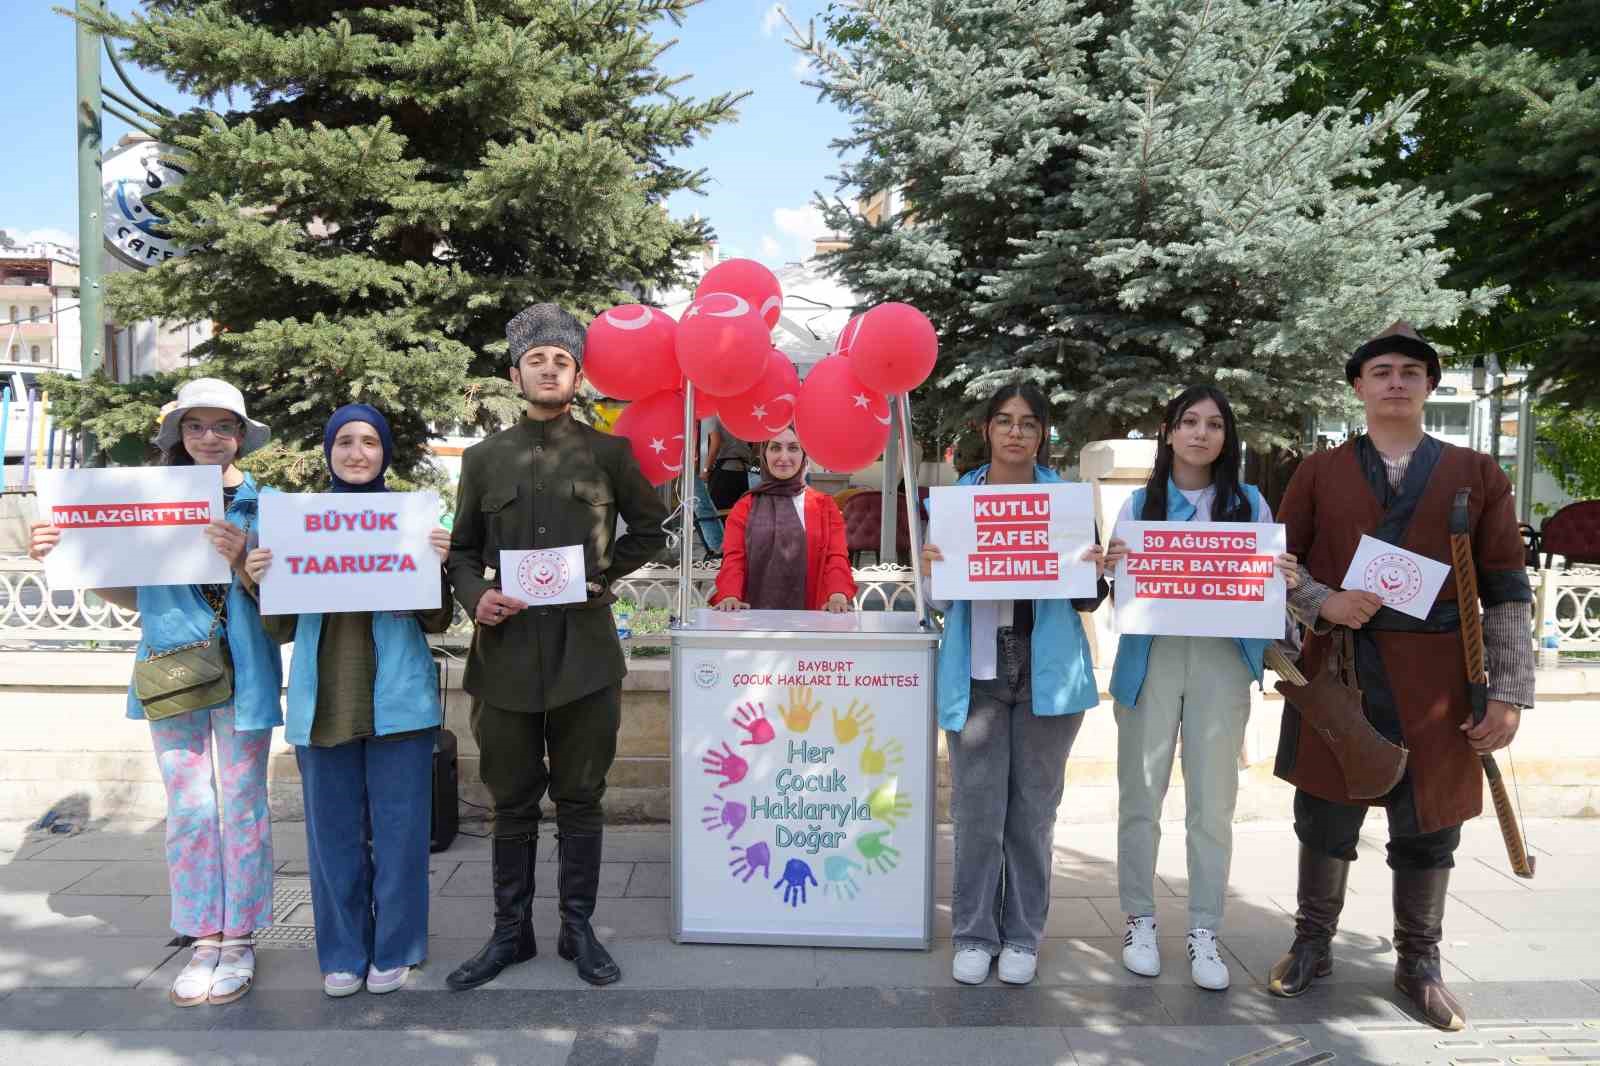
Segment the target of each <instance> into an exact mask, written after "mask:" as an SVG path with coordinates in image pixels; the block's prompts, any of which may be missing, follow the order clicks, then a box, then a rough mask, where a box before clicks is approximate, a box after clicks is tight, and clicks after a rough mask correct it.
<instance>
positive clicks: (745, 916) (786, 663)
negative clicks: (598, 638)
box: [672, 608, 938, 949]
mask: <svg viewBox="0 0 1600 1066" xmlns="http://www.w3.org/2000/svg"><path fill="white" fill-rule="evenodd" d="M937 642H938V635H937V634H936V633H934V632H932V631H931V630H929V629H928V628H926V627H924V626H923V625H922V623H921V621H920V620H919V618H918V617H917V615H915V614H913V613H912V612H909V611H906V612H863V613H851V614H827V613H823V612H817V611H741V612H735V613H725V612H720V611H713V610H709V609H706V608H699V609H696V610H694V611H692V612H691V613H690V615H689V618H688V624H687V625H682V626H680V627H678V628H677V629H675V630H674V631H673V633H672V762H673V769H672V797H673V808H672V935H673V939H674V940H676V941H679V942H690V943H717V944H796V945H807V946H816V947H876V948H885V947H889V948H918V949H926V948H927V947H928V946H929V943H930V940H931V938H932V933H933V863H934V851H933V825H934V818H933V814H934V811H933V804H934V755H935V735H934V722H935V713H934V706H933V687H934V686H933V679H934V654H935V645H936V644H937Z"/></svg>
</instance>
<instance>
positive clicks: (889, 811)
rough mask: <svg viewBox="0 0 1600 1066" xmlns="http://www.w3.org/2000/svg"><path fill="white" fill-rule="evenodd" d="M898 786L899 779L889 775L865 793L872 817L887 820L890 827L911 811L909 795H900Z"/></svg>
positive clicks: (882, 820) (881, 820) (897, 823)
mask: <svg viewBox="0 0 1600 1066" xmlns="http://www.w3.org/2000/svg"><path fill="white" fill-rule="evenodd" d="M899 786H900V779H899V778H898V777H891V778H889V780H887V781H885V782H884V783H883V784H881V785H879V786H878V787H877V788H875V789H873V790H872V791H871V792H869V793H867V808H868V809H869V810H871V812H872V817H874V818H876V819H877V820H878V821H880V822H888V823H889V828H891V829H893V828H894V827H895V826H897V825H899V824H900V819H902V818H904V817H905V816H906V815H908V814H910V813H911V797H910V796H902V795H900V791H899Z"/></svg>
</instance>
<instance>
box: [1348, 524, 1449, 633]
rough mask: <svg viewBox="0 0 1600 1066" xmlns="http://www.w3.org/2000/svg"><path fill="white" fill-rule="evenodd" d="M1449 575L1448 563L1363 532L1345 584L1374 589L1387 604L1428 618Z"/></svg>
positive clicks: (1410, 613) (1402, 612) (1354, 588)
mask: <svg viewBox="0 0 1600 1066" xmlns="http://www.w3.org/2000/svg"><path fill="white" fill-rule="evenodd" d="M1449 576H1450V566H1449V564H1448V563H1441V562H1439V561H1438V560H1437V559H1430V558H1428V557H1427V556H1426V555H1418V554H1417V553H1416V552H1408V551H1406V550H1405V549H1404V548H1396V547H1395V546H1394V545H1393V544H1389V543H1386V542H1384V541H1381V540H1379V539H1377V538H1376V537H1369V536H1366V535H1363V536H1362V537H1361V543H1360V544H1358V545H1357V546H1356V555H1355V558H1354V559H1351V560H1350V569H1349V570H1347V571H1345V575H1344V584H1343V587H1344V588H1346V589H1350V590H1352V591H1355V592H1375V593H1377V594H1378V595H1379V596H1381V597H1383V603H1384V606H1386V607H1392V608H1394V609H1395V610H1397V611H1399V612H1400V613H1401V614H1409V615H1410V616H1411V617H1412V618H1427V617H1428V612H1429V611H1430V610H1431V609H1432V608H1433V601H1434V600H1435V599H1437V598H1438V596H1439V590H1440V589H1441V588H1443V587H1444V579H1445V578H1447V577H1449Z"/></svg>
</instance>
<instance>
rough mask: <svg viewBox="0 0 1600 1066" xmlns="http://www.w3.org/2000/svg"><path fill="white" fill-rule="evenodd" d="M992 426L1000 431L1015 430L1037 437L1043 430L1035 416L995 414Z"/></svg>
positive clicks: (1009, 431) (1024, 434)
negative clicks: (1021, 416)
mask: <svg viewBox="0 0 1600 1066" xmlns="http://www.w3.org/2000/svg"><path fill="white" fill-rule="evenodd" d="M994 428H995V429H998V430H999V431H1000V432H1001V433H1011V432H1016V433H1018V434H1020V435H1022V436H1024V437H1037V436H1038V435H1039V434H1040V433H1042V432H1043V431H1044V426H1043V424H1041V423H1040V421H1039V420H1038V419H1037V418H1012V417H1011V416H1010V415H995V416H994Z"/></svg>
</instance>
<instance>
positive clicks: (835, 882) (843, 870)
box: [822, 855, 861, 899]
mask: <svg viewBox="0 0 1600 1066" xmlns="http://www.w3.org/2000/svg"><path fill="white" fill-rule="evenodd" d="M859 869H861V864H860V863H859V862H856V861H854V860H852V859H847V858H845V857H844V856H843V855H829V856H828V858H827V860H826V861H825V862H824V863H823V864H822V876H823V877H826V878H827V879H828V883H827V884H825V885H823V886H822V894H823V895H824V896H837V897H838V898H839V899H855V898H856V893H858V892H860V891H861V886H860V885H859V884H857V883H856V876H855V872H856V871H857V870H859Z"/></svg>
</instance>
